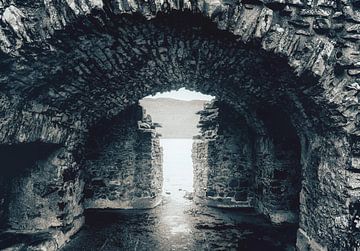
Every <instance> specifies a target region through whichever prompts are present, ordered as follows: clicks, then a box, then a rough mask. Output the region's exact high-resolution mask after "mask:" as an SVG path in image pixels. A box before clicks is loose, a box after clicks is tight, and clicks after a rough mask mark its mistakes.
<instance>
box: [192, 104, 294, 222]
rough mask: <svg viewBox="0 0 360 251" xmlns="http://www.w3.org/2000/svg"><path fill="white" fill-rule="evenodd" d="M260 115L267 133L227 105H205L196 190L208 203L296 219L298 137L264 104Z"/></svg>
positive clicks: (198, 143)
mask: <svg viewBox="0 0 360 251" xmlns="http://www.w3.org/2000/svg"><path fill="white" fill-rule="evenodd" d="M259 115H261V117H262V119H263V122H265V124H264V125H263V126H266V127H265V128H266V129H267V131H263V132H264V133H267V134H264V135H259V134H256V133H255V132H254V131H252V130H250V128H248V125H247V124H246V122H245V121H244V119H243V118H242V117H241V116H240V115H239V114H238V113H237V112H236V111H235V110H234V109H233V108H231V107H230V106H229V105H225V104H224V103H222V102H218V101H216V102H213V103H210V104H207V105H206V106H205V108H204V110H203V111H201V120H200V123H199V127H200V128H201V135H200V136H198V137H196V139H195V140H194V145H193V162H194V174H195V175H194V177H195V181H194V186H195V195H196V196H197V197H199V198H201V199H203V200H205V201H206V202H207V204H209V205H212V206H229V207H239V206H242V207H253V208H255V209H256V210H257V211H259V212H260V213H262V214H264V215H266V216H268V217H269V218H270V219H271V221H272V222H274V223H283V222H292V223H297V222H298V213H299V193H300V188H301V185H300V183H301V166H300V152H301V149H300V142H299V140H298V138H297V135H296V132H295V131H294V129H293V128H292V127H291V126H290V125H289V123H290V121H289V120H286V116H284V115H283V114H279V113H278V112H276V111H274V110H271V109H270V108H269V107H267V110H266V112H265V114H259ZM268 120H271V121H277V122H276V123H271V124H270V125H267V122H268ZM259 126H261V125H259Z"/></svg>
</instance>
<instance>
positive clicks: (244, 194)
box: [192, 101, 253, 207]
mask: <svg viewBox="0 0 360 251" xmlns="http://www.w3.org/2000/svg"><path fill="white" fill-rule="evenodd" d="M200 113H201V118H200V128H201V135H199V136H197V137H195V138H194V143H193V154H192V157H193V163H194V179H195V180H194V191H195V198H196V199H197V200H198V201H201V202H202V203H206V204H207V205H210V206H216V207H251V206H252V201H253V191H252V185H251V184H252V183H253V175H252V170H251V169H252V145H251V140H250V137H251V132H250V130H249V129H248V128H247V126H246V124H245V123H244V120H243V119H242V118H241V117H240V116H239V115H238V114H237V113H236V112H234V111H233V110H232V109H231V108H230V107H228V106H226V105H225V104H222V103H219V102H218V101H215V102H212V103H209V104H206V105H205V109H204V110H203V111H202V112H200Z"/></svg>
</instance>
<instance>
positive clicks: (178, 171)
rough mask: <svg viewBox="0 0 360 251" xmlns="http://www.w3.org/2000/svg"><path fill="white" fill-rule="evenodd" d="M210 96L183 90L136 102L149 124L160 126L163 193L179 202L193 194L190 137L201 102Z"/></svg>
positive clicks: (208, 99)
mask: <svg viewBox="0 0 360 251" xmlns="http://www.w3.org/2000/svg"><path fill="white" fill-rule="evenodd" d="M213 98H214V97H213V96H209V95H204V94H202V93H200V92H195V91H189V90H187V89H185V88H181V89H179V90H174V91H170V92H164V93H157V94H155V95H154V96H147V97H145V98H144V99H142V100H141V101H140V104H141V106H143V107H144V109H145V110H146V113H148V114H149V115H150V116H151V117H152V120H153V122H157V123H159V124H160V125H161V127H160V128H159V129H158V131H159V133H160V134H161V139H160V142H161V146H162V148H163V177H164V185H163V194H164V195H165V196H171V197H172V198H173V199H176V200H182V199H183V197H184V196H191V193H192V191H193V164H192V158H191V149H192V143H193V139H192V138H193V137H194V136H195V135H197V134H198V133H199V129H198V128H197V125H198V122H199V118H200V117H199V115H198V114H196V113H197V112H198V111H200V110H202V109H203V107H204V103H205V102H207V101H210V100H212V99H213Z"/></svg>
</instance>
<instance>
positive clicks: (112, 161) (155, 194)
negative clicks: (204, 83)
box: [85, 105, 163, 209]
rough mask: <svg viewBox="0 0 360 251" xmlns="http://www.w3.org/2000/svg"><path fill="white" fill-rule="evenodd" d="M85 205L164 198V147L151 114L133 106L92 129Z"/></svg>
mask: <svg viewBox="0 0 360 251" xmlns="http://www.w3.org/2000/svg"><path fill="white" fill-rule="evenodd" d="M86 151H87V157H86V158H87V160H86V164H85V176H86V186H85V197H86V199H85V208H117V209H130V208H152V207H154V206H156V205H158V204H159V202H160V201H161V191H162V181H163V177H162V149H161V147H160V140H159V135H158V134H157V133H156V131H155V126H154V124H153V123H152V121H151V118H150V116H149V115H147V116H146V115H145V114H144V112H143V110H142V108H141V107H140V106H137V105H136V106H132V107H129V108H128V109H127V110H125V111H123V112H122V113H121V114H120V115H119V116H118V117H117V118H115V119H113V120H111V121H103V122H102V123H101V124H99V125H97V126H96V127H94V128H92V129H91V130H90V137H89V140H88V142H87V150H86Z"/></svg>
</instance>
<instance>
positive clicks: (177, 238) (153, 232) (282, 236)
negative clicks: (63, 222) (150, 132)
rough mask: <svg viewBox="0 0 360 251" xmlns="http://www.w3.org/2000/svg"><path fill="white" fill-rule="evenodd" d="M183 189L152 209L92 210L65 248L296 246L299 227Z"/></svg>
mask: <svg viewBox="0 0 360 251" xmlns="http://www.w3.org/2000/svg"><path fill="white" fill-rule="evenodd" d="M184 194H185V192H183V191H179V192H178V193H177V194H171V196H169V195H168V196H164V201H163V203H162V204H161V205H160V206H158V207H156V208H154V209H150V210H116V211H92V212H91V211H89V212H87V213H86V225H85V227H84V228H83V229H82V230H81V231H80V232H79V233H78V234H77V235H76V236H75V237H74V238H73V239H72V240H71V242H70V243H69V244H68V245H67V246H65V247H64V248H63V249H62V250H63V251H68V250H156V251H158V250H159V251H160V250H196V251H197V250H244V251H245V250H253V251H272V250H274V251H281V250H286V251H290V250H295V249H294V243H295V236H296V226H290V225H288V226H274V225H271V224H270V223H269V222H268V221H267V220H266V219H264V218H263V217H261V216H260V215H257V214H256V213H254V212H252V211H249V210H239V209H236V210H235V209H215V208H209V207H203V206H199V205H195V203H194V202H193V201H191V200H188V199H185V198H183V195H184Z"/></svg>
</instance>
